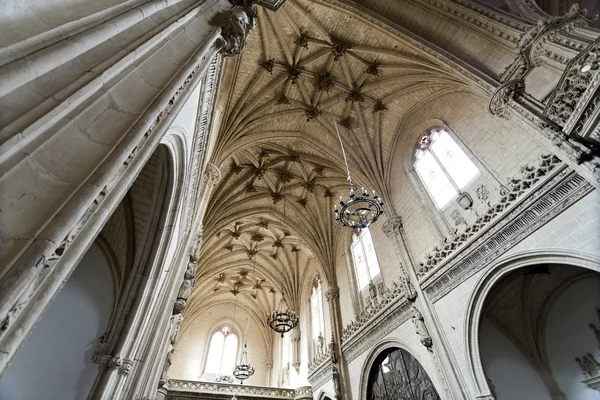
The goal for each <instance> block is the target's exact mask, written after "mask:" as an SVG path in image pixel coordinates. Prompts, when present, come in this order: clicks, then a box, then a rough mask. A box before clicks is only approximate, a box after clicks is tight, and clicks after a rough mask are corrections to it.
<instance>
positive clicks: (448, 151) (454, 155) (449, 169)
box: [414, 129, 479, 208]
mask: <svg viewBox="0 0 600 400" xmlns="http://www.w3.org/2000/svg"><path fill="white" fill-rule="evenodd" d="M415 158H416V161H415V164H414V166H415V169H416V171H417V174H418V175H419V178H420V179H421V181H422V182H423V184H424V185H425V187H426V189H427V191H428V192H429V194H430V196H431V197H432V199H433V201H434V202H435V204H436V205H437V206H438V207H439V208H443V207H444V206H446V205H447V204H448V203H450V201H452V200H453V199H455V198H456V197H457V196H458V195H459V192H460V191H461V190H462V189H464V188H465V187H466V186H467V185H468V184H469V183H470V182H471V181H472V180H473V179H474V178H475V177H476V176H477V175H478V174H479V169H477V167H476V166H475V164H473V162H472V161H471V160H470V159H469V156H467V154H466V153H465V152H464V151H463V150H462V149H461V148H460V147H459V146H458V144H456V142H455V141H454V140H453V139H452V138H451V137H450V135H449V134H448V132H446V131H445V130H434V129H432V130H430V131H428V132H427V133H426V134H425V135H423V136H422V137H421V139H419V142H418V145H417V151H416V154H415Z"/></svg>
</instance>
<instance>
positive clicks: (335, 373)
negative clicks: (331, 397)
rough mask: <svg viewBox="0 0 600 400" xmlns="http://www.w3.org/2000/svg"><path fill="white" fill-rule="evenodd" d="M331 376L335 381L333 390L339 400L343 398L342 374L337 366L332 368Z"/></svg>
mask: <svg viewBox="0 0 600 400" xmlns="http://www.w3.org/2000/svg"><path fill="white" fill-rule="evenodd" d="M331 376H332V378H333V379H332V380H333V389H334V391H335V399H336V400H339V399H341V398H342V389H341V385H340V373H339V371H338V368H337V365H334V366H332V367H331Z"/></svg>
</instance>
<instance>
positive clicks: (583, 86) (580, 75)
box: [544, 38, 600, 137]
mask: <svg viewBox="0 0 600 400" xmlns="http://www.w3.org/2000/svg"><path fill="white" fill-rule="evenodd" d="M599 96H600V38H599V39H596V40H595V41H594V42H592V43H591V44H590V45H589V46H587V47H586V48H585V49H584V50H583V51H582V52H580V53H579V54H578V55H577V56H575V58H573V59H572V60H571V61H570V62H569V63H568V64H567V67H566V68H565V71H564V72H563V75H562V77H561V79H560V81H559V82H558V84H557V85H556V88H555V90H554V92H553V93H552V94H551V96H550V98H549V99H548V102H547V105H546V108H545V110H544V116H546V117H547V118H548V119H550V120H551V121H553V122H554V123H556V124H558V125H560V126H561V127H563V130H564V131H565V133H567V134H571V133H575V134H577V135H579V136H583V137H588V136H590V133H593V132H594V128H595V127H597V122H598V119H599V118H600V116H599V113H600V107H598V101H597V100H598V97H599Z"/></svg>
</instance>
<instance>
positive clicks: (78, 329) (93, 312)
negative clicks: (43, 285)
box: [0, 243, 115, 400]
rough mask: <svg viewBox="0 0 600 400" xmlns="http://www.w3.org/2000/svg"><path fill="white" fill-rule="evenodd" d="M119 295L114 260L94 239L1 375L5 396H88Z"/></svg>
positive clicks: (19, 399) (61, 399)
mask: <svg viewBox="0 0 600 400" xmlns="http://www.w3.org/2000/svg"><path fill="white" fill-rule="evenodd" d="M114 297H115V293H114V288H113V281H112V276H111V271H110V266H109V263H108V260H107V259H106V257H105V256H104V254H103V252H102V250H100V247H99V246H98V245H96V244H95V243H94V244H92V246H91V247H90V248H89V250H88V252H87V253H86V254H85V256H84V257H83V259H82V260H81V262H80V263H79V266H78V267H77V268H76V269H75V272H73V274H72V275H71V277H70V278H69V280H68V281H67V283H66V284H65V286H64V287H63V288H62V290H61V291H60V292H59V293H58V295H57V296H56V298H55V299H54V301H53V302H52V304H50V306H49V307H48V310H47V311H46V313H45V314H44V315H43V316H42V319H41V320H40V321H39V323H38V324H37V326H36V327H35V328H34V330H33V332H32V333H31V335H30V336H29V338H28V339H27V341H26V342H25V344H24V345H23V347H22V348H21V350H20V351H19V353H18V354H17V356H16V358H15V359H14V361H13V362H12V363H11V364H10V366H9V367H8V369H7V371H6V372H5V373H4V375H3V376H2V378H1V379H0V399H1V400H31V399H42V398H43V399H47V400H71V399H72V400H80V399H83V398H86V396H87V394H88V392H89V390H90V389H91V387H92V384H93V383H94V380H95V379H96V375H97V374H98V365H96V364H93V363H92V360H91V355H92V350H93V348H94V346H95V345H96V344H97V343H98V338H99V337H100V336H102V335H103V334H104V333H105V330H106V327H107V325H108V321H109V318H110V315H111V312H112V308H113V302H114Z"/></svg>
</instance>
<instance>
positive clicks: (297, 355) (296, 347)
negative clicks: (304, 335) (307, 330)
mask: <svg viewBox="0 0 600 400" xmlns="http://www.w3.org/2000/svg"><path fill="white" fill-rule="evenodd" d="M300 338H301V332H300V328H299V327H295V328H294V329H292V331H291V332H290V340H291V343H292V367H294V369H295V370H296V373H297V374H299V373H300V364H301V352H300Z"/></svg>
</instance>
